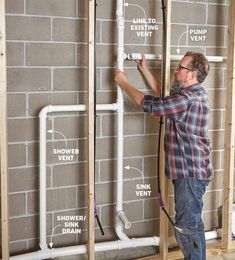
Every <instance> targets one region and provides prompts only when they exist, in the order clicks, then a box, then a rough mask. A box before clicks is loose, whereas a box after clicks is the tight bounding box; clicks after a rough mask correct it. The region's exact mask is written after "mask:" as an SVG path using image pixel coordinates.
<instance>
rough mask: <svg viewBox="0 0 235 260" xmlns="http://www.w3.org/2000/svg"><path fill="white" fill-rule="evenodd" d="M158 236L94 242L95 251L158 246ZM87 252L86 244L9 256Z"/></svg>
mask: <svg viewBox="0 0 235 260" xmlns="http://www.w3.org/2000/svg"><path fill="white" fill-rule="evenodd" d="M158 245H159V237H143V238H132V239H129V240H124V241H122V240H117V241H111V242H102V243H96V244H95V252H103V251H109V250H120V249H124V248H133V247H142V246H158ZM85 253H87V246H86V245H80V246H70V247H62V248H52V249H44V250H39V251H37V252H32V253H28V254H22V255H17V256H12V257H10V259H11V260H35V259H37V260H39V259H50V258H55V257H62V256H71V255H78V254H85Z"/></svg>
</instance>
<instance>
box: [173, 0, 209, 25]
mask: <svg viewBox="0 0 235 260" xmlns="http://www.w3.org/2000/svg"><path fill="white" fill-rule="evenodd" d="M195 14H197V15H195ZM171 17H172V23H187V24H200V25H201V24H205V23H206V6H205V4H201V3H194V4H192V3H186V2H174V3H172V15H171Z"/></svg>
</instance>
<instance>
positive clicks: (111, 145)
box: [96, 137, 116, 159]
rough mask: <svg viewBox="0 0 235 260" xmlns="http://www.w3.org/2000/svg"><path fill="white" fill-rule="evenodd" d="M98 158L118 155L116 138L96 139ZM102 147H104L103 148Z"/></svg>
mask: <svg viewBox="0 0 235 260" xmlns="http://www.w3.org/2000/svg"><path fill="white" fill-rule="evenodd" d="M96 147H97V153H96V158H97V159H113V158H115V156H116V139H115V138H112V137H105V138H102V139H100V138H99V139H97V141H96ZM101 148H102V149H101Z"/></svg>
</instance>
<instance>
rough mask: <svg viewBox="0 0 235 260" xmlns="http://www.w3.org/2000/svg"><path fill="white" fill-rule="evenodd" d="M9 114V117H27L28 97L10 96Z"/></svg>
mask: <svg viewBox="0 0 235 260" xmlns="http://www.w3.org/2000/svg"><path fill="white" fill-rule="evenodd" d="M7 100H8V102H7V113H8V116H9V117H25V115H26V95H25V94H13V93H12V94H8V95H7Z"/></svg>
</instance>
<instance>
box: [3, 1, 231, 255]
mask: <svg viewBox="0 0 235 260" xmlns="http://www.w3.org/2000/svg"><path fill="white" fill-rule="evenodd" d="M128 3H129V6H128V7H126V8H125V16H126V29H125V43H126V44H125V51H126V52H127V53H129V52H141V53H157V54H159V53H160V51H161V34H162V18H161V8H160V1H158V0H130V1H128ZM136 5H139V6H141V7H143V8H144V9H145V11H146V14H147V17H148V18H156V20H157V25H158V27H159V29H158V30H157V31H154V32H153V34H152V36H151V37H149V38H147V41H146V44H145V43H144V39H143V38H140V37H138V36H137V34H136V31H134V30H131V25H132V24H133V18H143V11H142V10H141V8H138V7H137V6H136ZM227 5H228V1H227V0H209V1H191V0H188V1H183V0H181V1H172V39H171V44H172V49H171V50H172V54H176V50H177V48H179V47H180V53H182V54H183V53H184V52H185V51H187V50H197V51H201V52H203V53H205V54H206V55H222V56H224V55H226V41H227V36H226V29H227V11H228V10H227V9H228V6H227ZM115 9H116V1H110V0H97V34H96V35H97V71H96V74H97V80H96V82H97V103H113V102H116V86H115V84H114V80H113V78H114V68H115V67H116V53H117V45H116V41H117V32H116V23H115V19H116V17H115ZM6 12H7V17H6V22H7V80H8V83H7V86H8V118H9V120H8V142H9V199H10V247H11V254H19V253H25V252H29V251H33V250H37V249H38V248H39V246H38V242H39V241H38V237H39V167H38V166H39V151H38V150H39V117H38V114H39V112H40V110H41V109H42V108H43V107H44V106H46V105H49V104H58V105H60V104H65V105H66V104H85V103H86V90H87V78H86V73H87V25H88V22H87V16H88V13H87V1H82V0H66V1H64V0H7V1H6ZM190 28H201V29H203V28H204V29H207V34H206V35H207V38H206V41H205V42H195V41H191V40H190V35H189V33H184V32H187V31H189V29H190ZM150 66H151V67H152V69H153V71H154V73H156V75H160V66H161V64H160V63H159V62H150ZM174 66H175V64H172V70H173V69H174ZM125 67H126V71H127V73H128V77H129V79H130V81H131V82H132V83H133V84H135V85H136V86H137V87H138V88H139V89H141V90H144V91H146V92H149V91H150V90H149V87H148V86H146V84H145V82H144V80H143V79H142V77H141V75H140V74H139V72H138V71H137V70H136V64H135V63H134V62H130V61H129V62H126V63H125ZM211 67H212V69H211V73H210V76H209V77H208V79H207V80H206V82H205V88H206V89H207V91H208V93H209V98H210V103H211V117H210V123H209V136H210V138H211V141H212V147H213V152H212V159H213V164H214V168H215V176H214V179H213V181H212V183H211V184H210V186H209V188H208V190H207V193H206V196H205V207H204V212H203V218H204V220H205V228H206V229H212V228H214V227H218V226H220V224H221V223H220V210H219V209H220V207H221V205H222V179H223V177H222V170H223V138H224V102H225V79H226V66H225V64H217V63H212V64H211ZM86 120H87V116H86V113H84V112H82V113H63V114H58V113H57V114H51V115H50V116H49V117H48V120H47V130H50V129H52V130H53V132H52V133H47V195H48V196H47V235H48V242H50V239H51V237H52V242H53V243H54V246H55V247H59V246H66V245H74V244H82V243H84V242H86V239H87V233H86V230H87V221H83V222H80V223H79V224H80V227H81V228H82V233H81V234H62V227H63V226H64V222H59V221H58V219H57V216H68V215H83V216H87V199H86V193H87V164H86V158H87V156H86V153H87V150H86V149H87V148H86V147H87V142H86V138H87V131H86ZM116 126H117V124H116V113H110V112H103V113H101V112H99V113H98V115H97V127H96V134H97V145H96V178H95V183H96V186H95V192H96V201H97V206H98V208H99V215H100V219H101V222H102V225H103V228H104V231H105V235H104V236H102V235H101V234H100V231H99V229H98V227H96V240H97V241H107V240H116V239H117V236H116V235H115V232H114V223H115V213H114V212H115V198H116V186H115V184H116V168H115V166H116V156H117V152H116V147H117V143H116V137H117V131H116ZM60 133H62V134H63V135H64V136H65V137H66V141H67V146H66V142H65V140H64V138H63V136H62V135H61V134H60ZM157 140H158V118H157V117H155V118H154V117H150V116H149V115H145V114H143V112H142V110H141V109H140V108H139V107H137V106H136V105H135V104H134V103H133V102H132V101H131V100H130V99H129V98H128V97H127V96H126V95H125V122H124V166H127V165H129V166H132V167H135V168H137V169H139V170H140V171H142V172H143V174H144V177H145V183H147V184H151V196H149V197H138V196H136V193H135V192H136V184H139V183H142V177H141V175H140V173H139V172H138V171H137V170H134V169H131V170H129V171H128V170H126V169H124V209H125V211H126V214H127V216H128V218H129V220H130V221H131V223H132V227H131V229H130V230H128V231H127V234H128V235H129V236H131V237H132V236H135V237H141V236H152V235H157V236H158V234H159V208H158V205H157V204H156V199H155V195H156V186H157V180H156V157H157ZM57 148H58V149H63V148H75V149H79V155H77V156H75V157H74V158H73V159H72V160H71V161H69V160H66V161H61V160H59V158H58V155H55V154H53V149H57ZM169 196H170V204H171V210H170V213H171V215H172V216H173V215H174V209H173V193H172V187H170V192H169ZM57 225H60V226H58V227H56V226H57ZM54 227H56V229H54V231H53V228H54ZM52 231H53V236H51V234H52Z"/></svg>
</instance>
